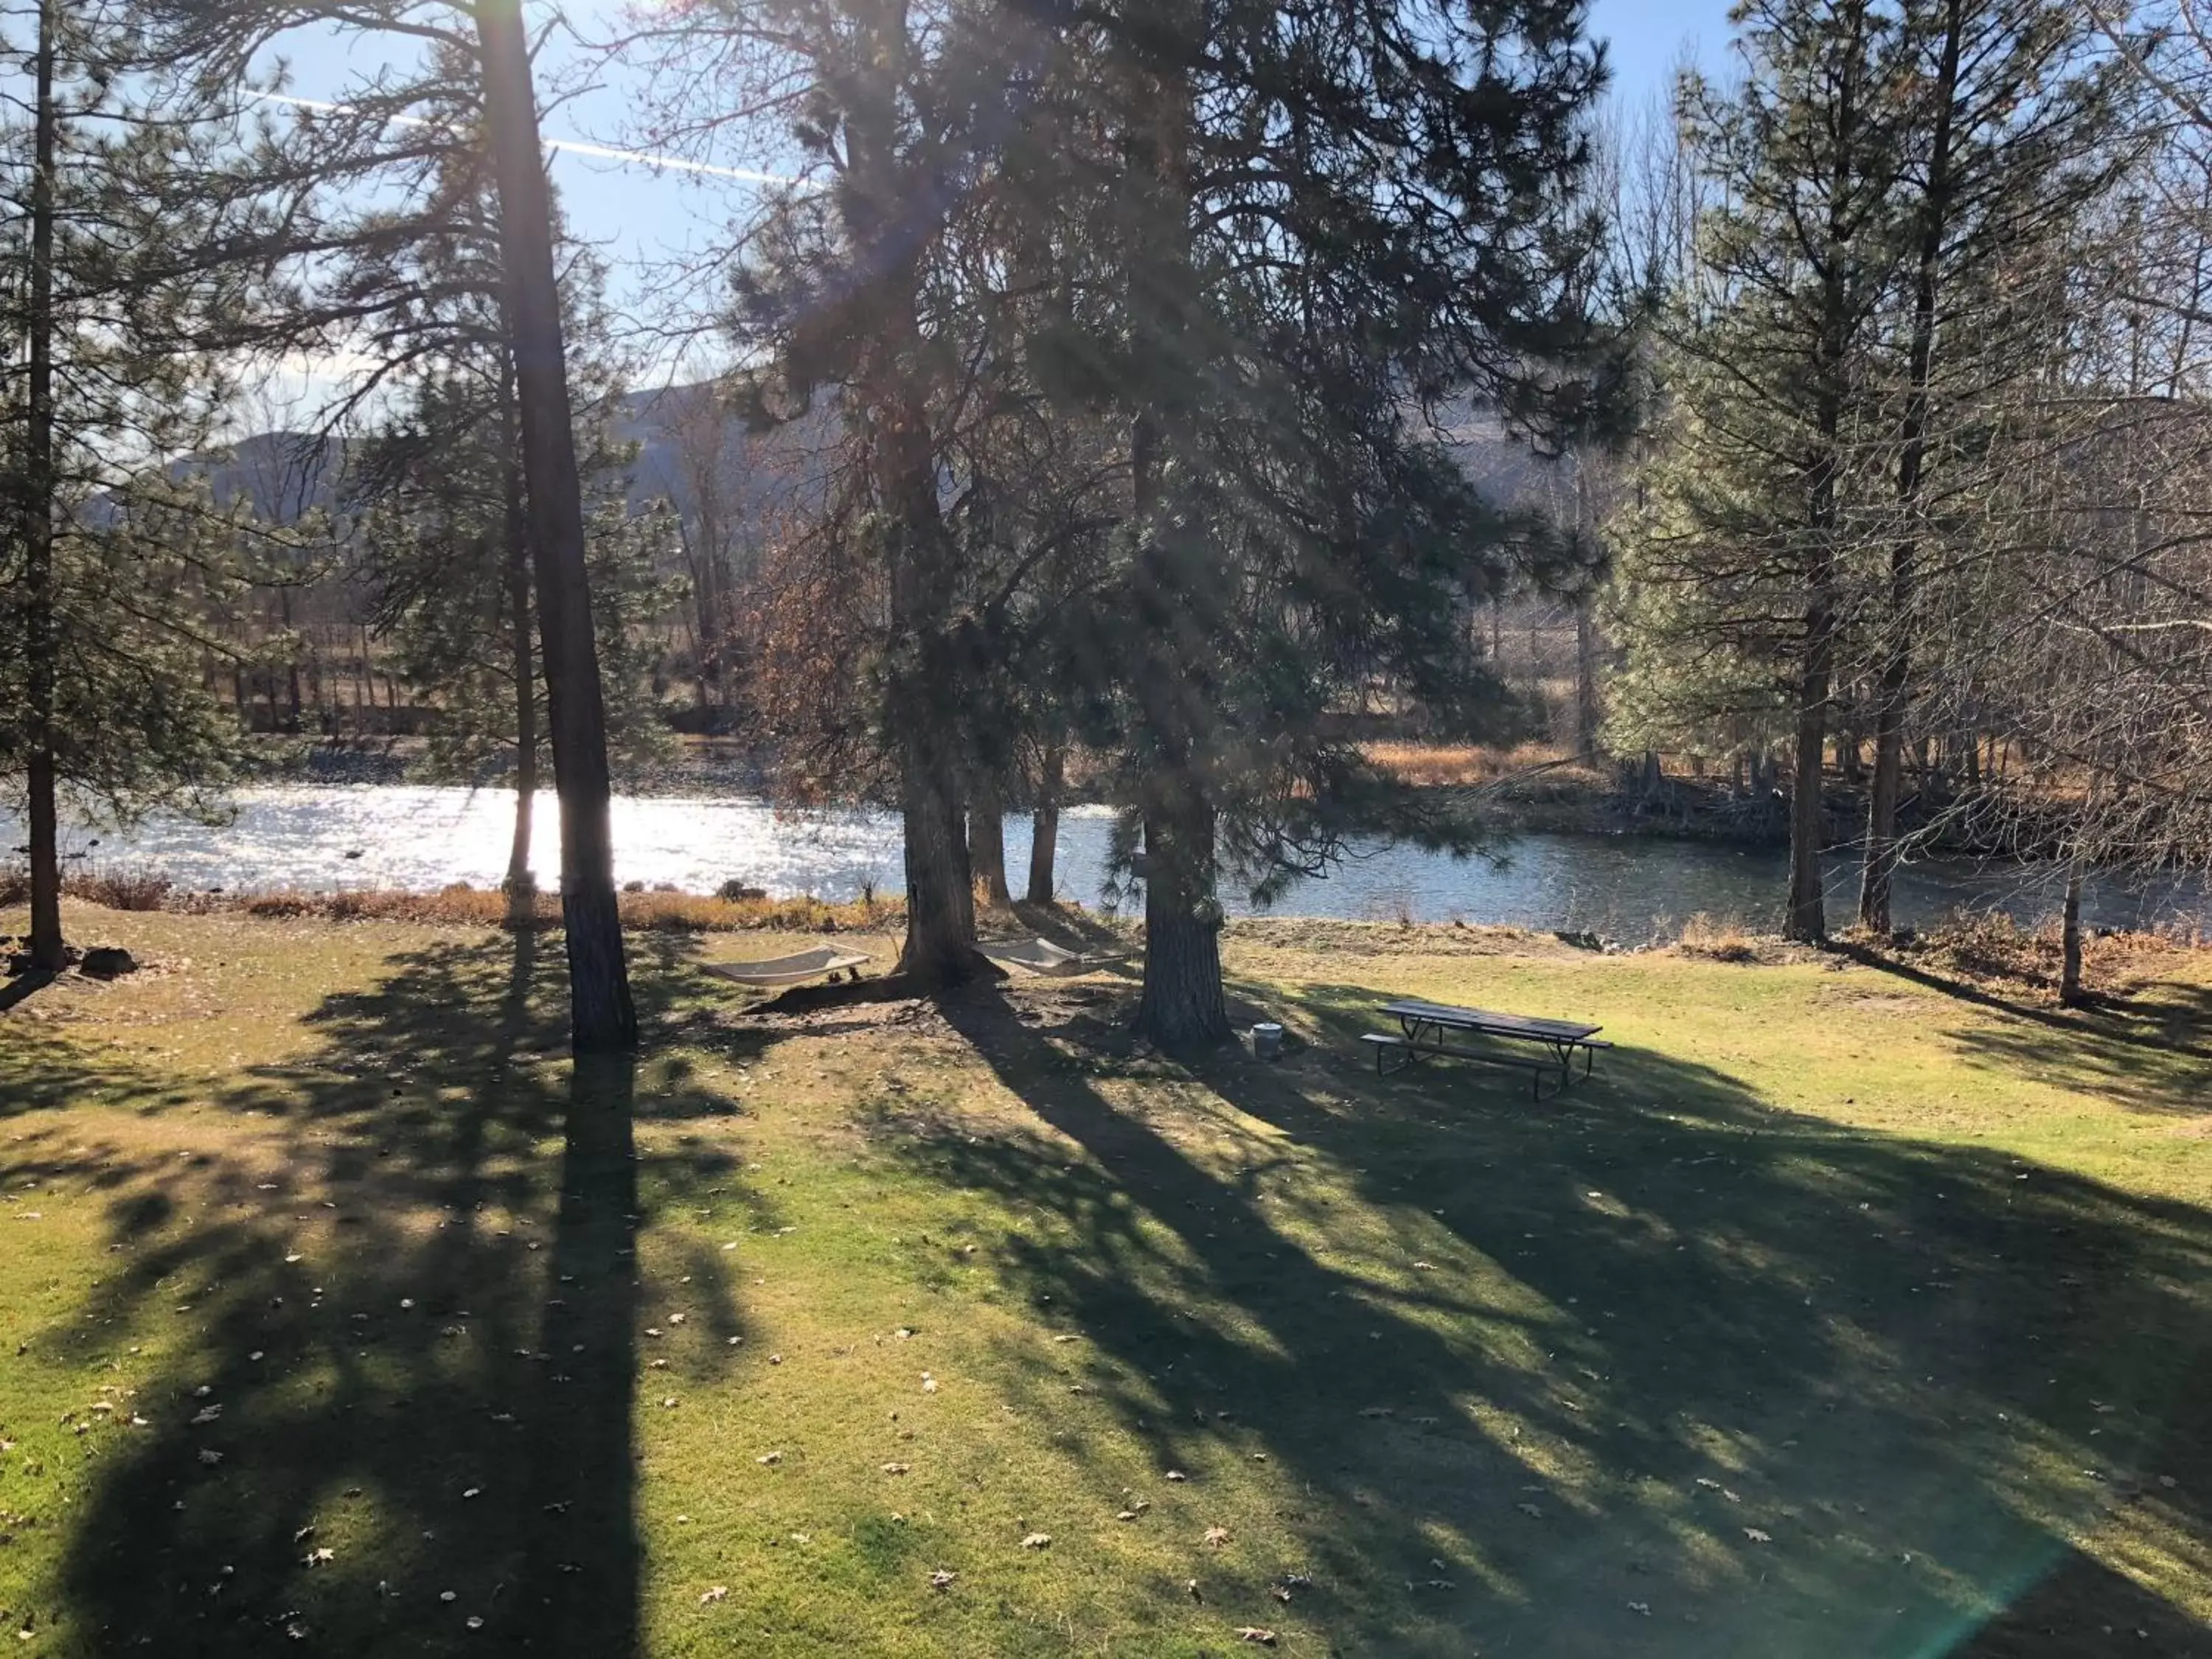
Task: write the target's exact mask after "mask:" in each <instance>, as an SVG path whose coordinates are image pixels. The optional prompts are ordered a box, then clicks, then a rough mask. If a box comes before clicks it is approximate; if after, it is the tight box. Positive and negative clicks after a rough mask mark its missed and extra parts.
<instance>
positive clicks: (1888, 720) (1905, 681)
mask: <svg viewBox="0 0 2212 1659" xmlns="http://www.w3.org/2000/svg"><path fill="white" fill-rule="evenodd" d="M1964 29H1965V7H1964V5H1963V3H1962V0H1948V4H1947V5H1946V6H1945V8H1944V18H1943V51H1942V58H1940V60H1939V62H1938V64H1937V68H1936V89H1935V106H1936V125H1935V131H1934V134H1933V137H1932V140H1931V143H1930V144H1929V167H1928V185H1927V193H1926V194H1925V195H1924V196H1923V197H1922V202H1921V216H1920V247H1919V257H1918V260H1917V266H1916V270H1915V274H1914V278H1913V292H1912V343H1911V348H1910V349H1909V351H1908V353H1907V356H1906V374H1905V378H1906V382H1907V385H1906V391H1905V416H1904V420H1903V422H1902V431H1901V434H1900V435H1901V437H1902V439H1903V442H1902V444H1901V445H1900V446H1899V452H1898V459H1897V499H1898V505H1899V508H1900V509H1901V516H1902V518H1903V520H1904V525H1905V530H1904V533H1903V534H1902V535H1900V536H1899V538H1898V540H1897V543H1896V544H1895V545H1894V546H1893V547H1892V548H1891V549H1890V554H1889V594H1888V611H1889V614H1888V617H1887V618H1886V622H1887V634H1888V639H1889V647H1888V649H1887V651H1886V652H1885V653H1884V654H1883V658H1882V665H1881V685H1880V690H1879V691H1878V692H1877V694H1876V696H1875V735H1874V744H1875V748H1874V789H1873V793H1871V794H1869V796H1868V798H1867V832H1866V869H1865V872H1864V874H1863V876H1862V877H1861V878H1860V883H1859V921H1861V922H1862V923H1863V925H1864V926H1866V927H1869V928H1870V929H1872V930H1873V931H1874V932H1875V933H1888V932H1890V931H1891V921H1890V893H1891V889H1892V887H1893V884H1894V878H1895V876H1896V872H1897V858H1898V851H1897V804H1898V800H1899V796H1900V794H1901V793H1903V792H1902V790H1901V789H1900V787H1899V784H1900V781H1901V780H1902V778H1903V775H1904V763H1905V702H1906V698H1907V696H1908V695H1909V693H1910V691H1911V679H1912V655H1911V653H1912V630H1911V611H1912V604H1913V593H1914V589H1915V587H1916V586H1917V580H1918V573H1917V571H1916V569H1915V568H1914V566H1915V562H1916V561H1917V558H1918V556H1919V546H1918V538H1917V533H1916V532H1915V529H1914V526H1913V524H1912V515H1913V513H1915V512H1916V511H1917V507H1918V504H1919V500H1920V490H1921V477H1922V473H1923V469H1924V467H1925V465H1926V459H1927V453H1928V404H1929V397H1928V387H1929V378H1930V374H1931V373H1932V370H1933V368H1934V364H1935V355H1936V276H1937V268H1938V266H1939V264H1941V262H1942V254H1943V238H1944V235H1945V233H1946V229H1947V228H1948V222H1949V220H1950V216H1951V215H1950V209H1951V200H1950V198H1951V122H1952V109H1953V105H1954V103H1955V102H1956V100H1957V97H1958V87H1959V51H1960V40H1961V37H1962V35H1963V33H1964Z"/></svg>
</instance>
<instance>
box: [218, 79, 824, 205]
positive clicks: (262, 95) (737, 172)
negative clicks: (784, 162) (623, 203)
mask: <svg viewBox="0 0 2212 1659" xmlns="http://www.w3.org/2000/svg"><path fill="white" fill-rule="evenodd" d="M251 95H252V96H253V97H255V98H258V99H260V100H262V101H263V102H264V103H270V104H289V105H290V106H293V107H294V108H295V109H312V110H320V111H321V112H324V113H325V114H328V115H351V114H355V113H356V111H355V110H354V108H353V107H352V106H350V105H347V104H332V103H326V102H325V101H324V100H322V99H319V98H297V97H295V96H293V95H292V94H289V93H284V92H254V93H253V94H251ZM386 120H388V121H390V122H392V124H393V125H397V126H403V127H435V126H438V125H442V124H441V123H440V122H437V121H433V120H431V119H429V118H428V117H426V116H421V115H388V116H386ZM538 142H539V143H543V144H544V146H545V148H546V149H557V150H566V151H567V152H568V154H569V155H590V156H596V157H598V158H599V159H600V160H602V161H631V162H635V163H636V164H637V165H639V166H641V167H665V168H666V169H668V170H669V171H670V172H671V173H708V174H709V175H711V176H713V177H714V178H717V179H738V180H740V181H741V182H743V183H745V184H749V185H796V184H799V183H802V182H803V181H802V180H800V179H793V178H792V177H790V176H789V175H788V174H786V173H759V172H756V171H754V170H753V169H752V168H750V167H717V166H715V165H714V163H713V162H711V161H685V160H684V159H683V158H682V157H681V156H676V155H647V153H646V152H645V151H643V150H638V149H614V148H613V147H612V146H611V145H607V144H586V143H582V142H581V141H580V140H578V139H574V138H544V137H541V138H540V139H539V141H538Z"/></svg>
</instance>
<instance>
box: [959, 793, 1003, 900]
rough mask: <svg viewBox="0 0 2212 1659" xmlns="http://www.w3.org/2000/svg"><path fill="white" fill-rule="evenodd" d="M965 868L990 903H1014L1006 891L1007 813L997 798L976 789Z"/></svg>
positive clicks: (970, 813)
mask: <svg viewBox="0 0 2212 1659" xmlns="http://www.w3.org/2000/svg"><path fill="white" fill-rule="evenodd" d="M968 866H969V871H970V872H971V873H972V875H973V877H974V878H975V880H976V881H979V882H981V884H982V885H983V896H984V898H985V899H986V900H987V902H990V903H992V904H999V905H1008V904H1012V902H1014V898H1013V895H1012V893H1011V892H1009V891H1008V890H1007V889H1006V809H1005V808H1004V807H1003V806H1001V805H1000V804H999V798H998V796H997V795H995V794H994V793H991V792H989V791H988V790H987V789H981V788H979V789H978V790H977V791H976V792H975V799H974V800H973V801H971V802H969V806H968Z"/></svg>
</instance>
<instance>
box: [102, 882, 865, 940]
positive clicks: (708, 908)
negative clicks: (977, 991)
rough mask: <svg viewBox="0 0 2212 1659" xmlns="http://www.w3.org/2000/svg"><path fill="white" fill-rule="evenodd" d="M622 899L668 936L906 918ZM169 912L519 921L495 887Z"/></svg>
mask: <svg viewBox="0 0 2212 1659" xmlns="http://www.w3.org/2000/svg"><path fill="white" fill-rule="evenodd" d="M88 896H89V895H88ZM620 898H621V904H622V919H623V926H624V927H631V928H641V929H646V930H648V931H652V930H657V931H660V932H665V933H752V932H765V931H776V932H782V933H867V932H881V931H884V930H885V929H889V928H896V927H902V926H903V925H904V922H905V918H906V909H905V907H904V905H903V904H902V903H900V902H897V901H896V900H890V901H886V900H877V901H875V902H859V903H852V904H831V903H829V902H825V901H823V900H822V899H817V898H806V897H802V898H783V899H778V898H752V899H726V898H715V897H711V896H708V895H705V894H702V893H669V892H645V893H623V894H622V895H621V896H620ZM95 902H97V901H96V900H95ZM167 908H171V909H175V910H182V911H185V912H187V913H189V914H192V915H208V914H211V913H215V912H219V911H226V910H231V911H242V912H244V913H245V914H246V915H251V916H259V917H264V918H282V917H293V916H310V917H314V918H317V919H319V920H322V921H414V922H428V923H433V924H440V925H447V926H475V927H507V926H509V925H511V923H512V921H513V916H512V915H511V911H510V902H509V900H508V896H507V894H505V893H503V892H501V891H499V890H497V889H495V888H483V887H466V886H454V887H447V888H445V889H442V890H440V891H438V892H435V893H402V892H383V891H348V892H335V893H316V892H296V891H281V892H272V893H240V894H221V893H191V894H180V895H176V896H173V899H172V901H171V902H170V904H169V906H168V907H167ZM529 915H530V918H531V920H532V921H533V922H535V923H537V924H538V925H540V926H554V925H557V924H558V923H559V921H560V920H561V901H560V898H559V897H558V896H557V895H555V894H551V893H538V894H535V895H533V896H532V899H531V902H530V909H529Z"/></svg>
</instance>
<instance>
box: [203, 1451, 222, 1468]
mask: <svg viewBox="0 0 2212 1659" xmlns="http://www.w3.org/2000/svg"><path fill="white" fill-rule="evenodd" d="M200 1462H203V1463H205V1464H207V1465H208V1466H209V1467H210V1468H213V1467H214V1466H215V1465H216V1464H217V1463H220V1462H222V1453H221V1452H219V1451H212V1450H210V1449H208V1448H207V1447H205V1446H203V1447H201V1448H200Z"/></svg>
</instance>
